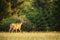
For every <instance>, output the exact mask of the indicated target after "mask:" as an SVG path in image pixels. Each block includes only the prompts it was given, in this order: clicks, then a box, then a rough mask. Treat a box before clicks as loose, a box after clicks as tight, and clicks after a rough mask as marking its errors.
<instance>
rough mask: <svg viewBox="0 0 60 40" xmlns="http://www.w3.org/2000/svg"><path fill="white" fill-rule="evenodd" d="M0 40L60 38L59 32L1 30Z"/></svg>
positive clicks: (58, 39)
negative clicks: (10, 31)
mask: <svg viewBox="0 0 60 40" xmlns="http://www.w3.org/2000/svg"><path fill="white" fill-rule="evenodd" d="M0 40H60V33H58V32H21V33H20V32H17V33H9V32H0Z"/></svg>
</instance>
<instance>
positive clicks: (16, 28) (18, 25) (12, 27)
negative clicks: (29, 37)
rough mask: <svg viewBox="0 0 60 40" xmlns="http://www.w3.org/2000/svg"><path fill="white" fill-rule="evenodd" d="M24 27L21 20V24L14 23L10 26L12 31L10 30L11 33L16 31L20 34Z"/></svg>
mask: <svg viewBox="0 0 60 40" xmlns="http://www.w3.org/2000/svg"><path fill="white" fill-rule="evenodd" d="M22 25H23V20H21V21H19V22H17V23H12V24H10V29H9V32H10V31H12V32H13V31H14V30H15V31H16V32H17V30H19V31H20V32H21V26H22Z"/></svg>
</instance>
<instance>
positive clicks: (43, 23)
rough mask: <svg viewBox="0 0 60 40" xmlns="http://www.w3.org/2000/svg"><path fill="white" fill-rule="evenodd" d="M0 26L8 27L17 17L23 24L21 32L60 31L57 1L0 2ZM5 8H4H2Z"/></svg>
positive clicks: (13, 0)
mask: <svg viewBox="0 0 60 40" xmlns="http://www.w3.org/2000/svg"><path fill="white" fill-rule="evenodd" d="M0 2H1V6H0V16H1V17H0V20H1V21H0V22H1V23H0V25H3V27H4V26H6V27H7V26H8V25H9V24H10V23H11V22H16V21H17V20H16V18H13V17H11V16H14V15H16V16H18V17H19V19H21V18H23V19H24V21H25V23H24V24H23V26H22V30H26V31H32V30H33V31H55V30H60V29H58V28H60V27H59V26H60V25H59V23H60V19H59V17H60V14H59V12H60V11H59V2H60V1H59V0H11V1H8V0H1V1H0ZM4 6H5V7H4Z"/></svg>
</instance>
